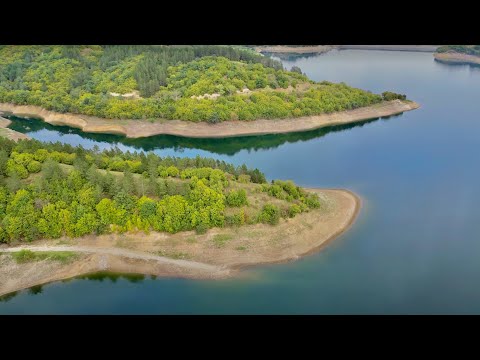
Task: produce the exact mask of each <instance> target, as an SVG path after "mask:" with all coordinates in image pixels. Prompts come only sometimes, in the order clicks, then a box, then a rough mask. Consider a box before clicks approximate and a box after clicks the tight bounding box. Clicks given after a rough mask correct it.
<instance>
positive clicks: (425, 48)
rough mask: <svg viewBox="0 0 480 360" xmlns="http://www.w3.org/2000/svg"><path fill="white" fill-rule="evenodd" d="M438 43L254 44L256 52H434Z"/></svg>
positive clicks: (303, 53) (301, 53)
mask: <svg viewBox="0 0 480 360" xmlns="http://www.w3.org/2000/svg"><path fill="white" fill-rule="evenodd" d="M438 47H439V45H316V46H295V47H292V46H288V45H272V46H256V47H255V51H256V52H258V53H269V54H280V55H281V54H297V55H308V54H324V53H327V52H329V51H331V50H381V51H416V52H432V53H433V52H435V51H436V50H437V48H438Z"/></svg>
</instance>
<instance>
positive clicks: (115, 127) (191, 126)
mask: <svg viewBox="0 0 480 360" xmlns="http://www.w3.org/2000/svg"><path fill="white" fill-rule="evenodd" d="M419 107H420V105H419V104H417V103H416V102H414V101H401V100H392V101H385V102H382V103H379V104H375V105H372V106H368V107H362V108H358V109H354V110H346V111H339V112H334V113H330V114H321V115H312V116H303V117H298V118H288V119H272V120H265V119H260V120H253V121H224V122H222V123H219V124H214V125H212V124H208V123H206V122H191V121H183V120H162V121H156V122H149V121H145V120H130V119H118V120H115V119H113V120H112V119H102V118H98V117H93V116H87V115H79V114H72V113H66V114H61V113H56V112H53V111H49V110H45V109H43V108H41V107H39V106H34V105H15V104H10V103H0V115H1V114H2V112H3V113H10V114H13V115H16V116H26V117H35V118H39V119H41V120H43V121H45V122H46V123H49V124H51V125H60V126H70V127H74V128H78V129H80V130H82V131H83V132H87V133H104V134H115V135H123V136H125V137H127V138H144V137H151V136H155V135H174V136H181V137H191V138H223V137H235V136H253V135H267V134H284V133H293V132H303V131H310V130H316V129H319V128H322V127H328V126H334V125H343V124H349V123H355V122H361V121H365V120H369V119H375V118H381V117H385V116H391V115H396V114H401V113H403V112H405V111H410V110H414V109H418V108H419Z"/></svg>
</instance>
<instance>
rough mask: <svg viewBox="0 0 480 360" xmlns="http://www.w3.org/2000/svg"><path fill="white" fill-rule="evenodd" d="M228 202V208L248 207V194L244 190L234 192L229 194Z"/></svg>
mask: <svg viewBox="0 0 480 360" xmlns="http://www.w3.org/2000/svg"><path fill="white" fill-rule="evenodd" d="M226 202H227V205H228V206H236V207H240V206H243V205H247V204H248V202H247V192H246V191H245V190H243V189H240V190H238V191H235V190H232V191H230V192H229V193H228V194H227V197H226Z"/></svg>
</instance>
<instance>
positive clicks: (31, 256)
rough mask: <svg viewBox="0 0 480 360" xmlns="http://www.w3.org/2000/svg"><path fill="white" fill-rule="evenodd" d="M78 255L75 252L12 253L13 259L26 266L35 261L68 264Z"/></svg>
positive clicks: (23, 251)
mask: <svg viewBox="0 0 480 360" xmlns="http://www.w3.org/2000/svg"><path fill="white" fill-rule="evenodd" d="M77 256H78V255H77V253H75V252H73V251H40V252H35V251H31V250H20V251H17V252H14V253H12V257H13V259H14V260H15V261H16V262H17V264H24V263H27V262H33V261H42V260H49V261H59V262H61V263H67V262H70V261H72V260H74V259H75V258H76V257H77Z"/></svg>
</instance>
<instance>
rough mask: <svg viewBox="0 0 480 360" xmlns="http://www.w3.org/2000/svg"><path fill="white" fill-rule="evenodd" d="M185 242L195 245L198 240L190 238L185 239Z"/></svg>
mask: <svg viewBox="0 0 480 360" xmlns="http://www.w3.org/2000/svg"><path fill="white" fill-rule="evenodd" d="M185 241H186V242H187V243H189V244H195V243H196V242H197V239H196V238H195V236H189V237H188V238H186V239H185Z"/></svg>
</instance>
